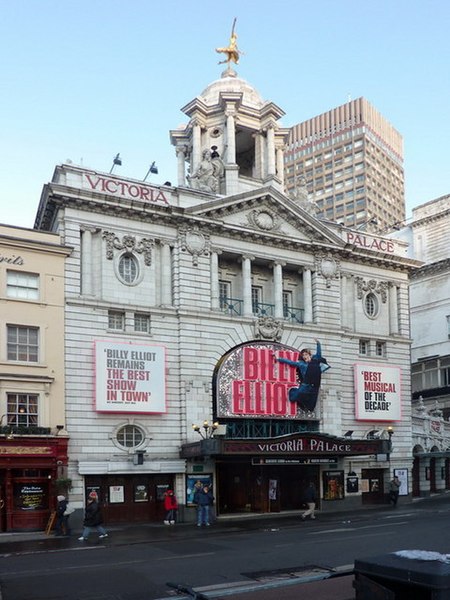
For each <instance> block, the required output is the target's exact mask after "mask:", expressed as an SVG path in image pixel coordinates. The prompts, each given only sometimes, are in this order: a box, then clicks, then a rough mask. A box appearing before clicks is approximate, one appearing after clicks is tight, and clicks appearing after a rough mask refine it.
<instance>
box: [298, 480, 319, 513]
mask: <svg viewBox="0 0 450 600" xmlns="http://www.w3.org/2000/svg"><path fill="white" fill-rule="evenodd" d="M304 501H305V503H306V504H307V505H308V510H305V512H304V513H303V514H302V515H301V517H302V521H304V520H305V519H306V517H308V516H310V517H311V519H315V518H316V515H315V514H314V511H315V510H316V502H317V491H316V486H315V485H314V483H313V482H312V481H311V482H310V484H309V486H308V487H307V488H306V491H305V495H304Z"/></svg>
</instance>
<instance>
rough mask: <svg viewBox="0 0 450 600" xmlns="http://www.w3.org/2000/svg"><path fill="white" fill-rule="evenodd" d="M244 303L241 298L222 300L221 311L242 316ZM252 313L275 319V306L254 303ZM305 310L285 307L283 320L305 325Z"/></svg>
mask: <svg viewBox="0 0 450 600" xmlns="http://www.w3.org/2000/svg"><path fill="white" fill-rule="evenodd" d="M243 304H244V301H243V300H241V299H240V298H220V310H221V311H222V312H223V313H226V314H228V315H232V316H233V315H238V316H241V315H242V307H243ZM252 311H253V314H254V315H257V316H258V317H273V316H274V315H275V305H274V304H267V303H264V302H253V304H252ZM304 312H305V311H304V310H303V308H298V307H296V306H283V318H284V319H286V321H290V322H291V323H304Z"/></svg>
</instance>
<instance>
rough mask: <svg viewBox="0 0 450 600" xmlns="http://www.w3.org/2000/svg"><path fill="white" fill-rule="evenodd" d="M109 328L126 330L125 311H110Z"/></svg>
mask: <svg viewBox="0 0 450 600" xmlns="http://www.w3.org/2000/svg"><path fill="white" fill-rule="evenodd" d="M108 329H112V330H115V331H124V330H125V313H124V312H122V311H120V310H109V311H108Z"/></svg>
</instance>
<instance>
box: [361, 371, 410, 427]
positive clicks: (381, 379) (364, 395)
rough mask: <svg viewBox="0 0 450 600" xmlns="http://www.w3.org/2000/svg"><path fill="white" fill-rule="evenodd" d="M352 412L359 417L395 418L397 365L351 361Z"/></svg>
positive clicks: (398, 391)
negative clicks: (353, 381)
mask: <svg viewBox="0 0 450 600" xmlns="http://www.w3.org/2000/svg"><path fill="white" fill-rule="evenodd" d="M354 373H355V412H356V419H357V420H360V421H399V420H400V419H401V416H402V405H401V383H400V367H386V366H384V365H363V364H355V365H354Z"/></svg>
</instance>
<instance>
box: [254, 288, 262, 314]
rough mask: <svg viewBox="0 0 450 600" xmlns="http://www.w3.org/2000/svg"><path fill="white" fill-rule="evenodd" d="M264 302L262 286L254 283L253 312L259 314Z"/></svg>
mask: <svg viewBox="0 0 450 600" xmlns="http://www.w3.org/2000/svg"><path fill="white" fill-rule="evenodd" d="M261 302H262V288H261V287H259V286H256V285H252V312H253V314H257V313H258V312H259V309H260V304H261Z"/></svg>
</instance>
